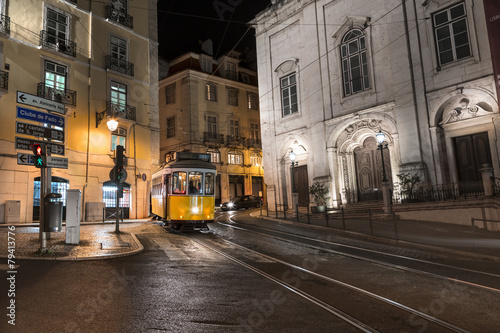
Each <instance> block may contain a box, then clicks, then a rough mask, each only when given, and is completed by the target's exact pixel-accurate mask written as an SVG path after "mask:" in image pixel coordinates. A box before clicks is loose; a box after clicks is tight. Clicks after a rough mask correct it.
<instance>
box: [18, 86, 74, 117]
mask: <svg viewBox="0 0 500 333" xmlns="http://www.w3.org/2000/svg"><path fill="white" fill-rule="evenodd" d="M17 102H18V103H21V104H26V105H31V106H36V107H38V108H42V109H45V110H49V111H54V112H57V113H60V114H65V113H66V109H65V107H64V104H63V103H59V102H54V101H51V100H50V99H45V98H42V97H38V96H35V95H30V94H28V93H25V92H22V91H18V92H17Z"/></svg>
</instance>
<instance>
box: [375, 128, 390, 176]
mask: <svg viewBox="0 0 500 333" xmlns="http://www.w3.org/2000/svg"><path fill="white" fill-rule="evenodd" d="M375 136H376V137H377V142H378V148H377V150H380V157H381V158H382V182H384V183H386V182H387V174H386V173H385V163H384V149H388V148H387V143H386V144H385V145H384V140H385V134H384V133H382V130H379V131H378V133H377V134H376V135H375Z"/></svg>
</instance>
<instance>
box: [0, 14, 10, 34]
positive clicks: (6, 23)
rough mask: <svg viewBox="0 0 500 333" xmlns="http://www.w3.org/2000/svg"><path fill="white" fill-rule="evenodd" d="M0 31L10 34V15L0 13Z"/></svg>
mask: <svg viewBox="0 0 500 333" xmlns="http://www.w3.org/2000/svg"><path fill="white" fill-rule="evenodd" d="M0 32H3V33H4V34H7V35H10V17H8V16H5V15H0Z"/></svg>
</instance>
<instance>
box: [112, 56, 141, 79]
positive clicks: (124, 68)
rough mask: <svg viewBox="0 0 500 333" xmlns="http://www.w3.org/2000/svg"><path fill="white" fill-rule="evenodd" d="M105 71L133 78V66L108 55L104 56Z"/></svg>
mask: <svg viewBox="0 0 500 333" xmlns="http://www.w3.org/2000/svg"><path fill="white" fill-rule="evenodd" d="M106 69H111V70H114V71H115V72H119V73H123V74H126V75H128V76H134V64H132V63H130V62H128V61H124V60H120V59H116V58H114V57H112V56H110V55H107V56H106Z"/></svg>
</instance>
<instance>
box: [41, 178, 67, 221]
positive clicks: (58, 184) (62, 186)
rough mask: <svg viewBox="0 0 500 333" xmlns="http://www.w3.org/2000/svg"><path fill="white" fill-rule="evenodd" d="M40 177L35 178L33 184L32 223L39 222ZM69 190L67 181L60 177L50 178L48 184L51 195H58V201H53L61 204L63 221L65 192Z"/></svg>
mask: <svg viewBox="0 0 500 333" xmlns="http://www.w3.org/2000/svg"><path fill="white" fill-rule="evenodd" d="M40 188H41V183H40V177H36V178H35V180H34V182H33V221H40V202H41V198H40ZM68 189H69V180H67V179H65V178H61V177H56V176H52V183H51V184H50V192H51V193H60V194H61V195H62V197H61V198H60V199H54V201H57V202H62V203H63V217H62V218H63V220H65V219H66V191H67V190H68Z"/></svg>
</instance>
